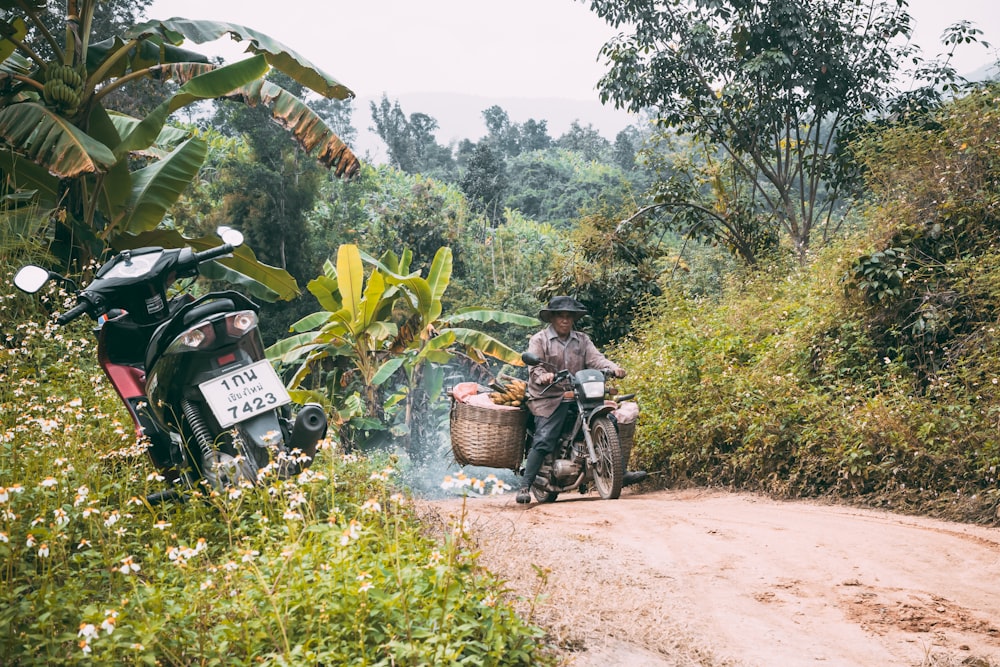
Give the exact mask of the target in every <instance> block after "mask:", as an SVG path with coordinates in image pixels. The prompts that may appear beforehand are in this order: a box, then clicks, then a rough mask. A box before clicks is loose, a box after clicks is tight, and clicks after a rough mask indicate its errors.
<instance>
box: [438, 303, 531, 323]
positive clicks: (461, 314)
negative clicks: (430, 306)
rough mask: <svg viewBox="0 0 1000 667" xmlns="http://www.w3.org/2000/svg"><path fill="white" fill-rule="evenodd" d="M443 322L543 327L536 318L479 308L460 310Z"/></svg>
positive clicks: (444, 318)
mask: <svg viewBox="0 0 1000 667" xmlns="http://www.w3.org/2000/svg"><path fill="white" fill-rule="evenodd" d="M441 321H442V322H445V323H448V324H452V323H454V322H468V321H473V322H496V323H498V324H516V325H518V326H522V327H538V326H540V325H541V321H540V320H539V319H538V318H536V317H530V316H527V315H518V314H517V313H508V312H504V311H502V310H491V309H488V308H477V307H469V308H460V309H459V310H456V311H455V312H454V313H452V314H451V315H446V316H445V317H442V318H441Z"/></svg>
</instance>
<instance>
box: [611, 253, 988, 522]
mask: <svg viewBox="0 0 1000 667" xmlns="http://www.w3.org/2000/svg"><path fill="white" fill-rule="evenodd" d="M855 243H856V242H848V243H845V244H843V245H841V246H840V247H838V248H834V249H831V250H829V251H826V252H824V253H822V254H821V255H820V256H818V257H817V258H816V260H815V261H814V262H813V263H812V264H811V265H810V267H808V268H806V269H796V270H792V271H790V272H789V271H786V270H784V269H782V270H775V271H773V272H769V271H764V272H761V273H760V274H758V275H757V276H756V278H754V279H751V280H749V281H748V282H746V283H745V284H743V285H741V286H738V287H730V288H729V289H728V290H727V292H726V293H725V295H724V297H723V298H721V299H718V300H712V299H693V298H689V297H686V296H684V295H683V294H680V293H670V294H667V295H665V296H664V297H663V298H661V299H659V300H658V301H657V302H656V303H655V304H654V305H653V306H652V307H651V308H650V309H649V310H648V312H647V313H646V315H645V317H644V318H643V321H642V322H641V324H640V325H639V326H638V330H639V331H640V332H641V334H640V335H639V336H637V338H636V339H635V340H634V341H630V342H625V343H622V344H621V345H620V346H619V348H618V349H616V350H615V351H614V352H613V355H614V357H615V358H620V359H628V360H629V370H630V375H629V380H628V384H629V386H627V387H626V388H625V389H626V390H628V391H631V390H637V391H638V393H639V400H640V405H641V406H642V416H641V417H640V422H639V429H638V430H637V433H636V438H637V442H636V447H635V450H634V451H635V452H636V454H635V455H636V456H637V457H638V459H639V461H638V463H639V464H641V465H642V466H643V467H646V468H648V469H650V470H653V471H657V472H660V473H662V476H661V480H662V481H663V483H665V484H667V485H681V486H683V485H689V484H697V485H722V486H727V487H732V488H739V489H746V490H753V491H760V492H765V493H769V494H773V495H777V496H782V497H790V496H823V495H834V496H839V497H842V498H848V499H867V500H869V501H871V502H879V503H885V502H890V501H891V502H901V499H903V498H905V499H906V506H907V507H912V506H913V502H912V495H913V494H918V495H920V496H921V497H922V498H923V500H924V502H923V506H924V508H925V509H926V508H927V507H928V506H929V503H930V502H931V501H936V500H937V499H938V498H940V497H941V496H942V495H943V494H964V495H966V496H975V497H976V498H977V501H976V503H975V507H974V508H971V509H970V508H967V507H966V508H965V509H963V511H964V512H968V514H966V515H965V516H963V517H962V518H973V519H980V520H993V519H994V516H993V510H992V508H993V507H994V506H995V505H996V503H997V501H998V499H1000V496H998V492H997V489H996V466H997V445H996V444H995V443H996V440H995V438H991V437H989V435H988V433H989V430H990V428H995V424H996V420H997V413H998V410H997V409H996V408H995V407H993V406H995V405H997V404H998V403H1000V401H998V400H995V399H1000V395H997V393H996V392H997V388H996V382H997V380H996V378H998V377H1000V364H998V363H997V362H995V361H992V359H995V358H996V356H995V355H994V356H993V357H991V361H989V362H987V363H985V364H984V363H979V364H976V368H977V374H978V375H979V376H980V379H979V381H978V382H977V384H976V387H975V392H969V391H966V390H967V389H969V388H971V387H969V386H968V384H967V383H962V384H961V385H958V384H954V383H950V382H947V381H943V382H939V383H936V384H935V385H934V386H933V387H932V390H931V391H928V392H921V391H920V378H919V375H918V374H917V373H915V372H913V370H911V369H910V368H909V366H908V365H907V364H906V363H905V361H903V360H901V359H900V358H898V357H897V358H890V357H888V356H885V354H884V353H883V351H882V350H881V349H880V348H879V346H878V344H877V340H876V339H875V337H874V335H873V333H874V332H875V329H874V327H873V326H872V324H871V322H870V321H869V320H868V319H867V318H866V311H865V310H864V307H863V306H862V305H860V304H859V303H857V302H856V301H854V300H853V299H852V298H850V297H847V296H845V295H844V293H843V291H842V289H841V288H840V283H839V278H840V276H841V275H843V273H844V271H845V269H846V267H847V266H848V265H849V264H850V258H851V257H856V256H857V246H856V244H855ZM979 342H980V345H982V346H984V347H983V349H984V351H985V349H986V348H987V347H988V348H989V349H990V350H991V351H993V352H996V351H997V350H996V349H995V346H996V343H995V341H994V340H993V339H992V338H989V339H981V340H980V341H979ZM972 358H973V357H970V362H969V363H972V362H971V359H972ZM976 358H978V357H976ZM892 499H895V500H892ZM919 504H920V503H919V502H918V503H917V505H919ZM940 511H944V510H940Z"/></svg>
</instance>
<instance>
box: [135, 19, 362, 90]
mask: <svg viewBox="0 0 1000 667" xmlns="http://www.w3.org/2000/svg"><path fill="white" fill-rule="evenodd" d="M128 34H129V36H132V37H140V36H143V35H151V34H158V35H161V36H162V37H163V39H165V40H166V41H168V42H170V43H171V44H174V45H179V44H181V43H182V42H183V40H184V39H188V40H191V41H192V42H194V43H195V44H204V43H206V42H214V41H215V40H217V39H220V38H222V37H225V36H226V35H229V36H230V37H231V38H233V39H234V40H236V41H244V40H246V41H247V42H248V44H247V51H249V52H251V53H258V54H262V55H263V56H264V57H265V58H266V59H267V63H268V64H269V65H271V66H272V67H274V68H275V69H277V70H279V71H281V72H284V73H285V74H287V75H288V76H290V77H291V78H293V79H295V80H296V81H298V82H299V83H301V84H302V85H303V86H306V87H307V88H310V89H312V90H315V91H316V92H317V93H319V94H320V95H323V96H324V97H330V98H336V99H340V100H343V99H347V98H348V97H354V93H353V92H352V91H351V90H350V89H349V88H347V87H346V86H344V85H343V84H341V83H340V82H338V81H337V80H336V79H334V78H333V77H331V76H330V75H329V74H326V73H325V72H323V71H322V70H320V69H319V68H318V67H316V66H315V65H313V64H312V63H311V62H309V61H308V60H306V59H305V58H303V57H302V56H300V55H299V54H297V53H296V52H295V51H292V50H291V49H290V48H288V47H287V46H285V45H284V44H282V43H280V42H278V41H276V40H274V39H272V38H271V37H268V36H267V35H265V34H263V33H260V32H257V31H256V30H252V29H250V28H247V27H245V26H241V25H237V24H235V23H223V22H218V21H193V20H189V19H184V18H172V19H169V20H166V21H149V22H148V23H143V24H142V25H138V26H136V27H135V28H133V29H132V30H130V31H129V33H128Z"/></svg>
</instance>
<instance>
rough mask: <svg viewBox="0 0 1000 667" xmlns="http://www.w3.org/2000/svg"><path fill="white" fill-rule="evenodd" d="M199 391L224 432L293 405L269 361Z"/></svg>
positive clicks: (205, 384)
mask: <svg viewBox="0 0 1000 667" xmlns="http://www.w3.org/2000/svg"><path fill="white" fill-rule="evenodd" d="M198 388H199V389H201V393H202V395H203V396H204V397H205V400H206V401H208V406H209V407H210V408H211V409H212V414H214V415H215V419H216V421H218V422H219V426H221V427H222V428H227V427H229V426H232V425H233V424H235V423H237V422H241V421H246V420H247V419H250V418H251V417H254V416H256V415H259V414H260V413H262V412H267V411H268V410H273V409H275V408H277V407H279V406H282V405H285V404H286V403H291V401H292V399H291V397H289V395H288V391H286V390H285V385H283V384H282V383H281V379H280V378H279V377H278V374H277V373H275V372H274V368H272V367H271V363H270V362H269V361H267V360H266V359H264V360H262V361H258V362H256V363H253V364H250V365H249V366H241V367H240V368H237V369H235V370H232V371H229V372H228V373H226V374H225V375H221V376H219V377H217V378H213V379H211V380H208V381H206V382H202V383H201V384H199V385H198Z"/></svg>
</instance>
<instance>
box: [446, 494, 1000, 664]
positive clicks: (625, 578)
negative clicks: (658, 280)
mask: <svg viewBox="0 0 1000 667" xmlns="http://www.w3.org/2000/svg"><path fill="white" fill-rule="evenodd" d="M464 506H465V508H466V511H467V521H468V524H469V526H470V527H471V530H472V533H473V534H474V535H475V536H476V537H475V539H476V540H477V541H478V544H479V547H480V548H481V549H482V559H481V562H482V563H483V564H484V565H486V566H487V567H489V568H490V569H491V570H493V571H494V572H496V573H498V574H499V575H501V576H502V577H504V578H505V579H506V580H507V581H508V582H509V586H510V588H511V589H512V590H513V591H514V592H515V593H516V594H517V595H519V596H523V598H524V600H523V601H521V602H519V603H518V604H519V609H520V610H521V611H522V612H523V613H525V614H530V615H531V618H532V620H533V621H534V622H535V623H538V624H540V625H542V626H543V627H545V628H547V629H548V630H549V631H550V633H551V635H552V637H553V638H554V639H555V641H556V642H557V643H558V644H559V645H560V646H561V647H562V648H563V649H564V656H565V661H566V664H573V665H577V666H580V667H597V666H598V665H601V666H608V665H628V666H629V667H644V666H645V667H662V666H680V665H703V666H711V667H717V666H749V665H753V666H761V667H777V666H780V667H795V666H799V665H809V666H815V665H824V666H831V667H832V666H835V667H853V666H858V667H872V666H875V665H877V666H891V665H905V666H911V665H928V666H929V665H936V666H945V665H956V666H957V665H963V664H964V665H972V666H975V667H986V666H987V665H989V666H991V667H1000V530H998V529H994V528H982V527H975V526H969V525H964V524H953V523H946V522H941V521H935V520H931V519H926V518H919V517H909V516H900V515H893V514H887V513H882V512H875V511H866V510H861V509H856V508H850V507H844V506H839V505H824V504H815V503H806V502H776V501H771V500H767V499H764V498H760V497H756V496H750V495H738V494H729V493H721V492H710V491H684V492H669V491H661V492H655V493H633V492H631V490H626V491H625V493H624V494H623V495H622V498H620V499H619V500H617V501H601V500H599V499H598V498H597V496H596V495H594V494H590V495H586V496H581V495H579V494H575V493H574V494H569V495H567V496H565V497H560V498H559V500H558V501H557V502H555V503H552V504H546V505H538V504H535V503H532V504H531V505H530V506H528V507H527V508H525V507H522V506H518V505H517V504H516V503H515V502H514V498H513V496H512V495H504V496H494V497H487V498H479V497H475V498H469V499H468V500H467V501H466V503H465V505H464ZM462 507H463V502H462V500H449V501H442V502H438V503H434V504H433V508H432V510H431V511H434V512H438V513H440V514H441V515H443V516H445V517H449V516H450V517H455V518H457V517H458V516H460V514H461V512H462ZM537 568H540V570H539V569H537ZM539 572H540V574H539Z"/></svg>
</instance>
